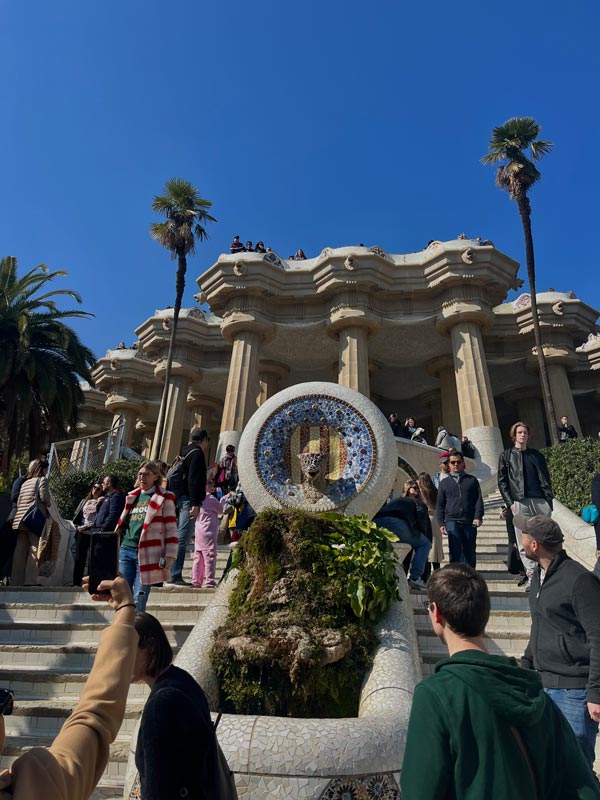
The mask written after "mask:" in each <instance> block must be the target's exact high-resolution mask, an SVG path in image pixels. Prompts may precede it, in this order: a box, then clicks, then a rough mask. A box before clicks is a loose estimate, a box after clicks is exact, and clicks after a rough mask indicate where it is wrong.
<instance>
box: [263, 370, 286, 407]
mask: <svg viewBox="0 0 600 800" xmlns="http://www.w3.org/2000/svg"><path fill="white" fill-rule="evenodd" d="M289 371H290V370H289V368H288V367H286V365H285V364H280V363H279V362H277V361H261V362H260V365H259V368H258V385H259V392H258V397H257V399H256V404H257V406H259V407H260V406H262V404H263V403H264V402H265V401H266V400H268V399H269V398H270V397H272V396H273V395H274V394H277V392H278V391H279V390H280V388H281V385H280V384H281V381H282V379H283V378H285V377H286V376H287V374H288V373H289Z"/></svg>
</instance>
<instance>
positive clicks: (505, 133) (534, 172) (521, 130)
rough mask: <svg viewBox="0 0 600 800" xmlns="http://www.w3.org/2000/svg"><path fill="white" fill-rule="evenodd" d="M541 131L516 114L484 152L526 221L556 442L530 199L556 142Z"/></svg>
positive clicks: (534, 314) (534, 309)
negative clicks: (542, 164)
mask: <svg viewBox="0 0 600 800" xmlns="http://www.w3.org/2000/svg"><path fill="white" fill-rule="evenodd" d="M540 131H541V127H540V126H539V125H538V124H537V122H536V121H535V120H534V119H533V118H532V117H513V118H512V119H509V120H507V121H506V122H505V123H504V125H500V126H498V127H497V128H494V130H493V131H492V138H491V139H490V149H489V152H488V153H487V154H486V155H485V156H483V158H482V159H481V162H482V164H485V165H496V164H500V166H499V167H498V172H497V173H496V185H497V186H498V187H499V188H500V189H503V190H504V191H506V192H508V193H509V195H510V197H511V198H512V199H513V200H514V201H515V202H516V204H517V208H518V209H519V214H520V216H521V224H522V225H523V234H524V236H525V261H526V264H527V278H528V280H529V291H530V293H531V318H532V322H533V338H534V341H535V348H536V350H537V359H538V365H539V370H540V380H541V383H542V395H543V398H544V406H545V409H546V419H547V421H548V428H549V430H550V439H551V442H552V444H558V433H557V426H556V412H555V410H554V401H553V400H552V393H551V391H550V380H549V378H548V368H547V366H546V358H545V356H544V350H543V347H542V337H541V334H540V319H539V315H538V305H537V296H536V291H535V256H534V251H533V236H532V233H531V203H530V201H529V190H530V189H531V188H532V187H533V186H535V184H536V183H537V182H538V181H539V180H540V178H541V177H542V175H541V173H540V171H539V169H538V168H537V167H536V165H535V164H534V163H533V162H534V161H539V160H540V159H541V158H543V157H544V156H545V155H546V154H547V153H549V152H550V150H551V149H552V147H553V146H554V145H553V144H552V143H551V142H546V141H544V140H543V139H538V136H539V133H540ZM528 153H531V158H529V157H528Z"/></svg>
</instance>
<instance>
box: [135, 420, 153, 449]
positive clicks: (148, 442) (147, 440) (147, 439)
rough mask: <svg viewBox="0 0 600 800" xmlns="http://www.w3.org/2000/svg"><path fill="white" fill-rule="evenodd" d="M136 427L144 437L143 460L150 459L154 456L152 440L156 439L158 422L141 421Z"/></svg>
mask: <svg viewBox="0 0 600 800" xmlns="http://www.w3.org/2000/svg"><path fill="white" fill-rule="evenodd" d="M135 427H136V430H138V431H141V433H142V437H143V440H142V441H143V446H142V453H141V455H142V458H148V459H149V458H151V456H152V440H153V439H154V431H155V429H156V420H154V421H150V420H147V419H139V420H138V421H137V423H136V426H135Z"/></svg>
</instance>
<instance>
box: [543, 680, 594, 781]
mask: <svg viewBox="0 0 600 800" xmlns="http://www.w3.org/2000/svg"><path fill="white" fill-rule="evenodd" d="M544 691H545V692H546V694H547V695H548V696H549V697H551V698H552V700H554V702H555V704H556V705H557V706H558V707H559V708H560V710H561V711H562V713H563V714H564V716H565V717H566V719H567V722H568V723H569V725H570V726H571V727H572V728H573V732H574V734H575V736H576V737H577V741H578V742H579V746H580V747H581V749H582V751H583V755H584V757H585V760H586V761H587V762H588V764H589V765H590V767H592V770H593V768H594V759H595V753H594V750H595V747H596V735H597V734H598V723H597V722H594V720H593V719H592V718H591V717H590V715H589V712H588V708H587V693H586V690H585V689H544Z"/></svg>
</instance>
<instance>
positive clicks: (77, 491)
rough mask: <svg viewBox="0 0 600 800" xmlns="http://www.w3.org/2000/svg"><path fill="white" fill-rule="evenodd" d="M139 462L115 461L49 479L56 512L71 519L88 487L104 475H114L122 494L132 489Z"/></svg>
mask: <svg viewBox="0 0 600 800" xmlns="http://www.w3.org/2000/svg"><path fill="white" fill-rule="evenodd" d="M139 465H140V464H139V461H126V460H125V459H123V460H122V461H116V462H115V463H114V464H103V465H102V466H101V467H98V468H97V469H91V470H89V471H88V472H75V473H70V474H69V475H61V476H60V477H58V478H57V477H54V478H51V479H50V489H51V491H52V496H53V497H54V501H55V503H56V505H57V506H58V510H59V511H60V513H61V515H62V516H63V517H64V518H65V519H72V518H73V515H74V514H75V511H76V509H77V506H78V505H79V503H80V502H81V501H82V500H83V498H84V497H85V496H86V495H87V493H88V492H89V490H90V486H91V485H92V484H93V483H96V482H97V481H101V480H102V479H103V478H104V476H105V475H116V477H117V478H118V480H119V487H120V488H121V489H122V490H123V491H124V492H129V491H131V489H133V484H134V483H135V479H136V475H137V471H138V468H139Z"/></svg>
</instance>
